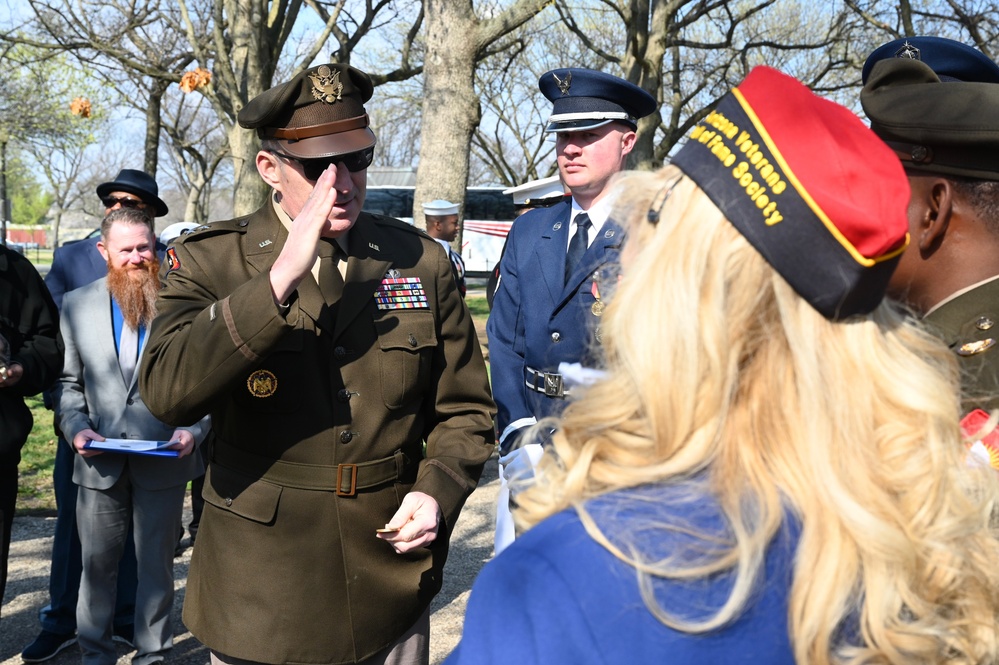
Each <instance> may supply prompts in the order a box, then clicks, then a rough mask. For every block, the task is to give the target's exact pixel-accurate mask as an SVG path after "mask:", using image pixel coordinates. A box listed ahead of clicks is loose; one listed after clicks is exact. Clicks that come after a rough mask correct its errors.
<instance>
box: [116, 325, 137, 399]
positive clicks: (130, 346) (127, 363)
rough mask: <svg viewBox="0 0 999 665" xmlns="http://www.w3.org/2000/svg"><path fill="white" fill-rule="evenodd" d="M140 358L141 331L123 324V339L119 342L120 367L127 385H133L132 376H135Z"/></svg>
mask: <svg viewBox="0 0 999 665" xmlns="http://www.w3.org/2000/svg"><path fill="white" fill-rule="evenodd" d="M138 356H139V331H138V330H136V329H135V328H132V327H130V326H129V325H128V324H127V323H122V326H121V339H120V340H118V365H119V366H120V367H121V378H123V379H125V385H126V386H129V385H132V375H133V374H135V362H136V360H137V359H138Z"/></svg>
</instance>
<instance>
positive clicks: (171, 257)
mask: <svg viewBox="0 0 999 665" xmlns="http://www.w3.org/2000/svg"><path fill="white" fill-rule="evenodd" d="M166 262H167V272H168V273H171V272H173V271H174V270H176V269H177V268H179V267H180V259H178V258H177V250H175V249H174V248H173V247H169V248H167V251H166Z"/></svg>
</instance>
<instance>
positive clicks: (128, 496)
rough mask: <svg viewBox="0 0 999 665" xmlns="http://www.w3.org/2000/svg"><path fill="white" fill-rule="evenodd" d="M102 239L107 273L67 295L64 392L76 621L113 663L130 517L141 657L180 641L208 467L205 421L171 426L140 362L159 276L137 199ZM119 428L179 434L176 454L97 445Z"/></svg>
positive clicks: (93, 664)
mask: <svg viewBox="0 0 999 665" xmlns="http://www.w3.org/2000/svg"><path fill="white" fill-rule="evenodd" d="M97 249H98V250H99V251H100V253H101V255H102V256H103V257H104V259H105V261H107V264H108V276H107V277H106V278H104V279H100V280H98V281H96V282H93V283H91V284H89V285H87V286H84V287H82V288H80V289H78V290H76V291H73V292H72V293H69V294H67V295H66V297H65V299H64V301H63V308H62V334H63V337H64V340H65V342H66V362H65V367H64V369H63V374H62V376H61V377H60V380H59V383H58V385H57V387H56V393H55V400H56V416H57V418H58V420H59V426H60V428H61V430H62V431H63V432H64V433H65V435H66V439H67V441H69V442H70V445H72V447H73V449H74V450H75V452H76V453H77V457H76V459H75V461H74V469H73V482H75V483H76V484H77V485H79V495H78V499H77V523H78V526H79V530H80V542H81V544H82V546H83V578H82V581H81V586H80V597H79V603H78V605H77V612H76V613H77V629H78V631H79V640H80V648H81V650H82V652H83V663H84V664H85V665H114V663H115V662H116V660H117V653H116V649H115V646H114V643H113V641H112V621H113V615H114V606H115V594H116V588H115V587H116V572H117V566H118V560H119V559H120V558H121V555H122V551H123V549H124V545H125V537H126V534H127V533H128V526H129V524H130V523H131V524H132V525H133V527H134V533H135V550H136V557H137V559H138V589H137V593H136V603H135V639H134V644H135V647H136V654H135V656H134V657H133V658H132V663H133V664H134V665H152V664H153V663H157V662H162V661H163V658H164V654H165V652H166V651H167V650H168V649H169V648H170V647H171V646H172V644H173V642H172V640H173V631H172V628H171V625H170V610H171V608H172V605H173V551H174V545H175V544H176V540H177V532H178V531H179V529H180V517H181V505H182V503H183V500H184V491H185V488H186V486H187V482H188V481H189V480H191V479H192V478H195V477H196V476H198V475H199V474H200V473H201V472H202V471H203V464H202V462H201V456H200V455H191V452H192V451H193V450H194V448H195V445H196V444H197V443H199V442H200V440H201V438H202V437H203V432H202V430H203V426H202V424H201V423H198V424H196V425H194V426H192V427H187V428H176V429H175V428H173V427H171V426H168V425H166V424H164V423H162V422H160V421H159V420H157V419H156V418H155V417H154V416H153V415H152V414H151V413H150V412H149V410H148V409H147V408H146V405H145V404H144V403H143V400H142V398H141V396H140V395H139V391H138V373H137V372H136V371H135V369H136V367H137V366H138V362H139V360H140V359H141V356H142V351H143V347H144V342H145V339H146V329H147V327H148V325H149V323H150V321H151V320H152V318H153V316H154V314H155V303H156V294H157V291H158V290H159V286H160V282H159V277H158V272H159V265H158V263H159V262H158V260H157V258H156V239H155V236H154V234H153V229H152V225H151V222H150V221H149V218H148V217H146V215H145V214H143V213H142V212H140V211H138V210H132V209H121V210H115V211H113V212H111V213H110V214H108V216H107V217H105V218H104V221H103V223H102V224H101V241H100V242H99V243H98V245H97ZM109 438H114V439H139V440H147V441H148V440H152V441H170V442H172V443H171V445H169V446H168V450H171V451H176V456H175V457H172V456H161V455H142V454H134V453H124V452H107V451H101V450H97V449H95V448H94V447H93V445H94V444H95V443H98V444H99V443H100V442H106V439H109ZM161 452H162V451H161Z"/></svg>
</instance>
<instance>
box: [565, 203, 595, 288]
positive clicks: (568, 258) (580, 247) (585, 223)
mask: <svg viewBox="0 0 999 665" xmlns="http://www.w3.org/2000/svg"><path fill="white" fill-rule="evenodd" d="M590 224H591V222H590V216H589V215H587V214H586V213H585V212H581V213H579V214H578V215H576V233H575V234H574V235H573V236H572V240H570V241H569V251H568V252H566V253H565V282H566V284H568V283H569V276H570V275H572V272H573V271H574V270H575V269H576V266H578V265H579V262H580V261H581V260H582V259H583V254H585V253H586V247H587V246H588V245H589V244H590V243H589V238H588V237H587V236H588V234H587V231H588V230H589V228H590Z"/></svg>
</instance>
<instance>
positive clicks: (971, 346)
mask: <svg viewBox="0 0 999 665" xmlns="http://www.w3.org/2000/svg"><path fill="white" fill-rule="evenodd" d="M995 345H996V341H995V340H994V339H992V338H991V337H989V338H988V339H980V340H978V341H977V342H965V343H964V344H962V345H961V346H959V347H957V355H959V356H965V357H967V356H974V355H977V354H979V353H984V352H986V351H988V350H989V349H991V348H992V347H993V346H995Z"/></svg>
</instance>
